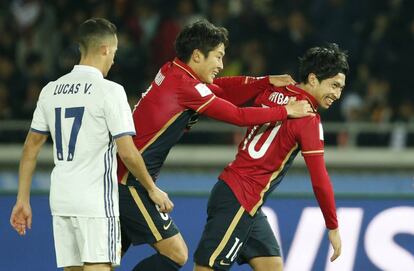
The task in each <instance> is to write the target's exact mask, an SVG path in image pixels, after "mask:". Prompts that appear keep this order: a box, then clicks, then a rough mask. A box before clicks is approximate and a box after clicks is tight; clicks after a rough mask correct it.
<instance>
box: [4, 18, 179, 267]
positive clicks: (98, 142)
mask: <svg viewBox="0 0 414 271" xmlns="http://www.w3.org/2000/svg"><path fill="white" fill-rule="evenodd" d="M78 34H79V35H78V43H79V48H80V52H81V59H80V63H79V65H76V66H75V67H74V68H73V70H72V71H71V72H70V73H68V74H66V75H64V76H62V77H60V78H59V79H57V80H56V81H53V82H50V83H49V84H47V85H46V86H45V87H44V88H43V89H42V92H41V94H40V97H39V100H38V103H37V107H36V110H35V112H34V115H33V120H32V124H31V129H30V131H29V133H28V135H27V138H26V141H25V144H24V147H23V154H22V158H21V161H20V168H19V188H18V195H17V200H16V204H15V206H14V208H13V210H12V214H11V217H10V223H11V225H12V226H13V228H14V229H15V230H16V231H17V232H18V233H19V234H20V235H24V234H25V233H26V229H30V228H31V225H32V211H31V207H30V186H31V179H32V175H33V172H34V170H35V166H36V159H37V156H38V153H39V151H40V149H41V147H42V145H43V144H44V142H45V141H46V139H47V137H48V135H49V134H50V135H51V137H52V139H53V143H54V144H53V146H54V151H53V154H54V163H55V167H54V168H53V171H52V174H51V188H50V207H51V211H52V215H53V234H54V240H55V250H56V260H57V265H58V267H64V268H65V270H85V271H87V270H94V271H96V270H110V269H111V266H112V265H119V262H120V256H121V240H120V225H119V204H118V186H117V179H116V168H117V162H116V150H117V149H118V153H119V156H120V157H121V159H122V161H123V162H124V164H125V165H126V166H127V167H128V169H129V170H130V171H131V172H132V174H134V175H135V176H136V177H138V179H139V180H140V182H141V184H142V186H143V187H144V189H145V190H146V191H147V192H148V193H149V197H150V198H151V200H153V201H154V202H156V204H157V205H158V206H160V209H161V210H163V211H165V212H168V211H170V210H171V209H172V207H173V205H172V202H171V201H170V200H169V198H168V196H167V194H166V193H164V192H163V191H161V190H159V189H158V188H157V187H156V186H155V184H154V182H153V181H152V179H151V176H150V175H149V174H148V172H147V170H146V168H145V164H144V162H143V160H142V157H141V156H140V154H139V152H138V150H137V149H136V148H135V145H134V143H133V141H132V137H131V136H132V135H134V134H135V129H134V125H133V120H132V117H131V110H130V107H129V105H128V102H127V98H126V94H125V91H124V88H123V87H122V86H121V85H118V84H116V83H114V82H111V81H109V80H106V79H104V77H106V75H107V73H108V71H109V69H110V68H111V66H112V64H113V61H114V56H115V52H116V50H117V45H118V41H117V36H116V27H115V26H114V25H113V24H112V23H110V22H109V21H107V20H105V19H101V18H96V19H89V20H87V21H85V22H84V23H82V24H81V26H80V28H79V33H78Z"/></svg>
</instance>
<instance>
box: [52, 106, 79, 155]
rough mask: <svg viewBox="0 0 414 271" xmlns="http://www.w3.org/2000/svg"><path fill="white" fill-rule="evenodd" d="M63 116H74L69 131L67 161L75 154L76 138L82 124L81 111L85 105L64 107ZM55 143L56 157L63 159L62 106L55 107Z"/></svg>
mask: <svg viewBox="0 0 414 271" xmlns="http://www.w3.org/2000/svg"><path fill="white" fill-rule="evenodd" d="M64 111H65V118H66V119H68V118H74V120H73V125H72V130H71V131H70V138H69V146H68V150H69V153H68V158H67V161H72V160H73V155H74V154H75V145H76V139H77V138H78V133H79V129H80V127H81V125H82V118H83V113H84V111H85V107H70V108H64ZM55 145H56V155H57V159H58V160H60V161H62V160H63V148H62V108H61V107H57V108H55Z"/></svg>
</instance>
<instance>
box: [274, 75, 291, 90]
mask: <svg viewBox="0 0 414 271" xmlns="http://www.w3.org/2000/svg"><path fill="white" fill-rule="evenodd" d="M269 81H270V84H272V85H274V86H275V87H283V86H287V85H292V84H295V83H296V81H295V80H293V78H292V77H291V76H290V75H289V74H282V75H270V76H269Z"/></svg>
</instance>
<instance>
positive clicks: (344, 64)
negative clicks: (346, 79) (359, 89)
mask: <svg viewBox="0 0 414 271" xmlns="http://www.w3.org/2000/svg"><path fill="white" fill-rule="evenodd" d="M347 58H348V55H347V53H346V51H342V50H340V49H339V47H338V45H337V44H336V43H329V44H327V45H326V46H321V47H313V48H310V49H308V50H307V51H306V53H305V54H304V55H303V57H301V58H299V77H300V80H301V82H303V83H307V82H308V75H309V74H310V73H313V74H315V75H316V78H318V80H319V81H323V80H325V79H328V78H331V77H334V76H335V75H337V74H338V73H343V74H345V75H346V74H348V71H349V65H348V60H347Z"/></svg>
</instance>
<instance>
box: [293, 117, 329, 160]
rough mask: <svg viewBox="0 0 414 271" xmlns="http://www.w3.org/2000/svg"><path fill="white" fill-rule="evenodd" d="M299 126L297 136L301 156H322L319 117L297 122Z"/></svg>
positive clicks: (321, 131) (322, 146)
mask: <svg viewBox="0 0 414 271" xmlns="http://www.w3.org/2000/svg"><path fill="white" fill-rule="evenodd" d="M297 123H298V125H299V126H300V129H298V130H299V133H298V135H297V141H298V142H299V145H300V149H301V151H302V155H303V156H311V155H322V154H323V152H324V144H323V130H322V124H321V122H320V118H319V115H316V116H314V117H306V118H302V119H298V120H297Z"/></svg>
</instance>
